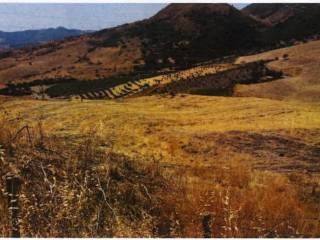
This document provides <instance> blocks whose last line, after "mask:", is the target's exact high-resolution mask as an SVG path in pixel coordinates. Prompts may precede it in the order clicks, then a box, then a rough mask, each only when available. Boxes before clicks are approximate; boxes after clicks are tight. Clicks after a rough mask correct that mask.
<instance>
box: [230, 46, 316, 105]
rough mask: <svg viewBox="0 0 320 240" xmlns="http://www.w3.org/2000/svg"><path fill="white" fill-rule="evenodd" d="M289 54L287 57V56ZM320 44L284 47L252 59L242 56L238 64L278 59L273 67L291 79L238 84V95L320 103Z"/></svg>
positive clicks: (236, 93) (271, 66)
mask: <svg viewBox="0 0 320 240" xmlns="http://www.w3.org/2000/svg"><path fill="white" fill-rule="evenodd" d="M286 54H287V55H288V57H287V58H284V57H283V56H285V55H286ZM319 56H320V41H312V42H309V43H305V44H300V45H297V46H292V47H287V48H281V49H277V50H273V51H268V52H264V53H260V54H257V55H252V56H243V57H240V58H239V59H238V60H237V62H239V63H240V62H251V61H257V60H266V59H275V58H277V59H278V60H276V61H273V62H271V63H270V64H269V67H270V68H272V69H275V70H278V71H282V72H283V73H284V74H285V75H287V77H285V78H284V79H281V80H277V81H271V82H267V83H260V84H250V85H238V87H236V89H235V95H236V96H247V97H249V96H251V97H264V98H271V99H287V100H300V101H308V102H318V103H319V100H320V98H319V96H320V82H319V79H320V77H319V76H320V71H319V61H320V58H319Z"/></svg>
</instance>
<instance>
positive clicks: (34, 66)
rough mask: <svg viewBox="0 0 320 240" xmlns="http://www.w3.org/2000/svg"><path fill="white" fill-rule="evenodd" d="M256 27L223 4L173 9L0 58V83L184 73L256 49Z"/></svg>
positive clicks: (9, 53)
mask: <svg viewBox="0 0 320 240" xmlns="http://www.w3.org/2000/svg"><path fill="white" fill-rule="evenodd" d="M254 25H255V21H254V20H252V19H251V18H249V17H247V16H244V15H243V14H242V13H241V12H240V11H238V10H237V9H235V8H233V7H232V6H229V5H227V4H171V5H169V6H168V7H166V8H165V9H163V10H162V11H160V12H159V13H158V14H157V15H155V16H154V17H152V18H150V19H147V20H144V21H140V22H136V23H132V24H125V25H122V26H120V27H116V28H111V29H106V30H102V31H99V32H96V33H93V34H88V35H85V36H80V37H76V38H73V39H71V40H64V41H58V42H54V43H50V44H46V45H41V46H38V47H35V48H32V49H30V48H26V49H19V50H16V51H11V52H8V53H3V54H2V57H1V56H0V65H1V67H0V81H2V82H6V83H8V82H17V81H19V82H25V81H28V82H30V81H34V80H37V79H66V78H74V79H80V80H95V79H105V78H108V77H110V76H115V75H119V74H128V73H133V72H135V71H137V70H138V71H143V72H150V71H154V70H159V69H163V68H166V67H175V68H181V67H187V66H189V65H191V64H194V63H197V62H199V61H206V60H210V59H212V58H216V57H221V56H225V55H228V54H232V53H235V52H238V51H239V49H246V48H250V47H252V46H253V45H255V39H256V32H255V29H254Z"/></svg>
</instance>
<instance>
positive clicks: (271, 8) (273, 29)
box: [242, 3, 320, 44]
mask: <svg viewBox="0 0 320 240" xmlns="http://www.w3.org/2000/svg"><path fill="white" fill-rule="evenodd" d="M242 12H243V13H244V14H246V15H248V16H250V17H252V18H253V19H255V20H257V21H259V22H261V23H262V24H264V25H265V27H264V29H261V30H260V31H262V36H261V41H263V42H264V43H267V44H268V43H272V42H279V41H289V40H292V39H296V40H303V39H305V38H308V37H310V36H312V35H319V34H320V23H319V18H320V4H309V3H306V4H303V3H297V4H287V3H271V4H270V3H265V4H263V3H255V4H250V5H248V6H247V7H245V8H244V9H242Z"/></svg>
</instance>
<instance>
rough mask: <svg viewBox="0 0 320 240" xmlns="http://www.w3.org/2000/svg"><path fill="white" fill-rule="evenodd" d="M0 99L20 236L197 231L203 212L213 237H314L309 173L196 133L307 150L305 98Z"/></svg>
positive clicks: (310, 108)
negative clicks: (260, 136)
mask: <svg viewBox="0 0 320 240" xmlns="http://www.w3.org/2000/svg"><path fill="white" fill-rule="evenodd" d="M3 107H4V109H5V111H6V112H7V113H5V111H4V110H3V111H2V114H1V117H2V120H1V121H2V122H1V124H0V126H1V129H0V133H1V134H0V144H1V145H2V148H4V149H5V154H6V158H5V160H6V161H5V162H3V163H2V164H8V163H10V164H9V165H5V167H2V166H4V165H2V166H1V171H2V172H1V175H3V174H4V171H8V169H9V167H10V166H13V167H14V168H18V169H19V171H20V173H21V175H23V176H24V179H25V185H24V187H23V190H22V191H23V194H22V197H21V205H22V212H21V219H22V222H21V224H22V233H23V235H24V236H63V237H64V236H95V237H96V236H118V237H120V236H139V237H142V236H144V237H148V236H154V237H156V236H162V237H163V236H176V237H200V236H203V229H202V223H201V222H202V218H203V215H205V214H211V215H212V217H213V220H212V222H211V228H212V233H213V236H215V237H261V236H265V237H266V236H281V237H293V236H296V237H298V236H319V235H320V231H319V229H318V228H317V226H316V225H315V220H312V219H314V218H317V217H318V216H316V214H315V213H317V212H318V211H319V205H318V203H319V190H318V188H319V185H320V184H319V178H317V177H316V175H313V174H312V175H311V176H310V177H308V176H309V174H306V173H305V172H304V171H302V170H300V169H298V168H295V165H294V163H295V162H293V163H292V164H293V165H292V166H293V169H296V170H295V171H293V172H291V173H288V174H282V173H280V172H277V168H275V170H272V171H269V170H268V169H265V170H267V171H265V170H264V171H261V170H257V168H256V166H257V163H259V161H260V160H263V161H265V162H266V163H268V161H269V159H267V158H265V156H264V155H261V152H259V154H260V155H258V154H256V153H255V152H254V151H251V152H250V151H249V152H246V153H240V152H239V150H237V149H236V150H235V149H233V148H231V147H232V146H234V145H232V144H231V143H229V142H221V140H220V141H217V142H215V143H214V144H211V143H212V139H211V138H210V137H209V136H208V137H207V136H206V135H204V134H209V133H211V134H213V135H214V134H217V133H219V134H222V136H227V134H229V133H228V132H230V131H234V130H238V131H241V132H247V133H255V132H262V131H270V132H271V133H275V132H279V134H280V132H281V131H283V132H285V133H283V135H280V136H282V137H284V136H285V137H287V138H289V137H290V139H291V138H295V139H298V140H299V142H303V143H304V144H307V145H308V146H309V145H310V146H315V144H316V143H317V142H318V141H319V135H317V134H315V135H314V136H312V135H310V133H311V131H315V133H317V132H316V131H317V126H319V114H320V113H319V107H318V106H317V105H311V104H309V105H306V104H302V103H297V104H293V103H285V102H281V101H273V100H261V99H255V98H250V99H246V98H218V97H217V98H216V97H199V96H184V97H182V96H177V97H176V98H174V99H168V98H158V97H144V98H137V99H128V100H125V101H122V102H120V101H87V102H82V103H80V102H72V101H31V100H9V101H8V102H6V103H4V104H3ZM25 125H28V126H30V135H31V139H32V140H31V141H30V139H29V136H28V133H27V131H25V130H24V131H23V132H22V133H21V134H19V135H18V137H17V138H16V139H15V143H14V144H12V143H10V141H9V139H12V138H13V136H15V135H16V133H17V131H18V130H19V129H21V127H23V126H25ZM280 129H281V130H280ZM298 129H305V130H299V131H297V130H298ZM214 136H215V135H214ZM222 140H223V139H222ZM234 141H235V142H240V143H245V144H247V145H248V142H245V141H248V140H247V139H242V138H240V139H235V140H234ZM250 141H251V140H250ZM232 143H233V142H232ZM198 144H199V145H198ZM250 144H251V142H250ZM255 144H257V145H256V146H260V145H261V144H259V143H255ZM270 144H275V143H274V142H272V143H270ZM270 144H269V145H270ZM241 147H242V149H246V147H244V146H241ZM275 147H277V146H275ZM287 147H288V151H292V152H294V149H290V147H291V146H290V145H287ZM248 149H250V148H248ZM213 150H214V151H213ZM260 151H264V149H262V150H260ZM250 153H252V154H250ZM268 153H269V155H270V157H272V155H271V152H268ZM8 156H9V157H8ZM261 156H262V157H261ZM289 157H290V156H289ZM277 159H280V158H279V157H277V158H275V160H277ZM290 159H294V158H293V157H292V158H290ZM8 160H9V161H8ZM270 167H271V166H270ZM272 167H274V166H272ZM270 169H271V168H270ZM310 186H316V187H317V188H316V190H315V191H313V188H311V189H310ZM146 189H147V190H146ZM103 192H104V193H105V194H104V193H103ZM104 195H106V196H107V198H104ZM0 198H1V199H0V200H1V201H0V207H1V213H4V214H6V211H5V209H6V203H5V201H6V199H5V198H4V197H3V196H1V195H0ZM105 199H107V201H105ZM150 199H151V200H150ZM107 203H108V204H109V205H110V206H111V208H110V207H109V206H108V204H107ZM61 206H63V207H61ZM111 209H113V210H114V212H115V213H116V214H115V216H116V217H115V216H114V213H113V211H112V210H111ZM1 219H2V220H1V221H2V222H0V224H1V227H0V230H1V229H2V230H1V235H2V236H8V227H7V225H6V224H7V223H6V222H5V219H7V218H6V216H3V217H1ZM83 219H85V221H84V220H83ZM309 221H311V223H310V222H309Z"/></svg>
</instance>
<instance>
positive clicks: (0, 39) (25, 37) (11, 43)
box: [0, 27, 90, 49]
mask: <svg viewBox="0 0 320 240" xmlns="http://www.w3.org/2000/svg"><path fill="white" fill-rule="evenodd" d="M88 32H90V31H82V30H78V29H67V28H64V27H57V28H47V29H39V30H25V31H16V32H4V31H0V48H4V49H6V48H17V47H24V46H26V45H34V44H39V43H44V42H48V41H55V40H62V39H64V38H66V37H74V36H79V35H82V34H85V33H88Z"/></svg>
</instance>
